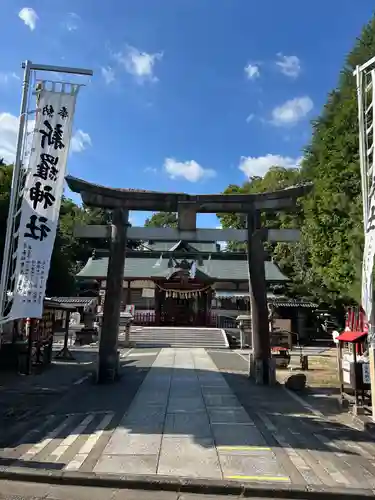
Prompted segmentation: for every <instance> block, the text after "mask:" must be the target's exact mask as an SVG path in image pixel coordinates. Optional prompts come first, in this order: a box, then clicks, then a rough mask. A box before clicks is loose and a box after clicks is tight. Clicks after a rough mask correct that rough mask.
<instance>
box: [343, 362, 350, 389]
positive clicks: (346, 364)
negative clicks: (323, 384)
mask: <svg viewBox="0 0 375 500" xmlns="http://www.w3.org/2000/svg"><path fill="white" fill-rule="evenodd" d="M342 380H343V382H344V383H345V384H350V361H347V360H345V359H344V360H343V361H342Z"/></svg>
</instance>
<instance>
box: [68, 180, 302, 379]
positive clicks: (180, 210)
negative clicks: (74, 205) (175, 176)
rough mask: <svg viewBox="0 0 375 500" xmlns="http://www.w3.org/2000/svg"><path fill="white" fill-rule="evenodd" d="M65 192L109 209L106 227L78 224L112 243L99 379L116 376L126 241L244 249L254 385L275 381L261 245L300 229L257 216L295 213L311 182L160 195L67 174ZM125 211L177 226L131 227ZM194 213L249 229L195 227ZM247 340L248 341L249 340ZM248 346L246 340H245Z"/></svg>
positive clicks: (295, 235) (80, 231) (86, 234)
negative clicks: (234, 217) (157, 214)
mask: <svg viewBox="0 0 375 500" xmlns="http://www.w3.org/2000/svg"><path fill="white" fill-rule="evenodd" d="M66 181H67V183H68V186H69V188H70V189H71V190H72V191H73V192H75V193H78V194H80V195H81V198H82V201H83V202H84V203H85V204H86V205H88V206H91V207H98V208H103V209H107V210H111V211H112V224H111V225H108V226H94V225H93V226H79V227H76V228H75V236H76V237H78V238H103V239H109V240H110V242H111V243H110V255H109V261H108V271H107V292H106V297H105V302H104V308H103V323H102V331H101V336H100V342H99V360H98V369H97V381H98V382H99V383H103V382H109V381H113V380H115V379H116V377H117V366H118V355H117V342H118V326H119V318H120V307H121V291H122V283H123V277H124V265H125V258H126V257H125V249H126V241H127V239H130V240H143V241H147V240H148V241H150V240H152V241H179V240H183V241H187V242H212V241H238V242H246V243H247V248H248V266H249V293H250V300H251V315H252V346H253V356H252V360H253V361H252V362H253V365H254V366H253V370H251V372H252V373H256V374H257V375H256V382H257V383H259V384H265V385H267V384H270V383H272V382H273V380H274V373H273V369H272V364H271V363H270V358H271V354H270V335H269V324H268V309H267V291H266V280H265V272H264V248H263V242H264V241H275V242H276V241H279V242H281V241H284V242H294V241H298V239H299V230H298V229H280V230H272V229H266V228H264V227H261V223H260V214H261V213H262V212H265V213H274V212H280V211H290V210H293V209H295V207H296V203H297V198H300V197H302V196H304V195H305V194H307V193H308V192H309V191H310V190H311V188H312V185H311V184H303V185H299V186H295V187H290V188H287V189H283V190H280V191H275V192H269V193H259V194H212V195H189V194H185V193H162V192H153V191H145V190H136V189H113V188H108V187H105V186H100V185H97V184H92V183H89V182H86V181H84V180H82V179H77V178H75V177H71V176H68V177H67V178H66ZM129 210H135V211H161V212H177V214H178V227H177V228H176V229H174V228H153V227H130V225H129ZM197 213H238V214H242V215H244V216H246V219H247V228H246V229H244V230H242V229H200V228H199V229H197V226H196V216H197ZM248 340H250V339H248ZM249 343H250V342H249Z"/></svg>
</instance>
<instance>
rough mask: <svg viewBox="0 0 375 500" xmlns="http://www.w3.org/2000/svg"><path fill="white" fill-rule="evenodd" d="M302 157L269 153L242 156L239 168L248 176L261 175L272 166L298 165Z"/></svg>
mask: <svg viewBox="0 0 375 500" xmlns="http://www.w3.org/2000/svg"><path fill="white" fill-rule="evenodd" d="M300 162H301V158H291V157H290V156H281V155H273V154H268V155H265V156H242V157H241V161H240V164H239V166H238V168H239V169H240V170H242V172H243V173H244V174H245V175H246V177H252V176H261V177H263V176H264V174H265V173H266V172H267V171H268V170H269V169H270V168H271V167H285V168H295V167H298V166H299V164H300Z"/></svg>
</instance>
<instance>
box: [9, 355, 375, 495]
mask: <svg viewBox="0 0 375 500" xmlns="http://www.w3.org/2000/svg"><path fill="white" fill-rule="evenodd" d="M241 359H242V363H243V365H242V366H241ZM122 363H123V373H124V376H123V378H122V379H121V380H120V382H119V383H118V384H115V385H112V386H92V385H85V384H82V385H81V386H79V387H78V388H77V389H76V392H75V393H74V394H72V398H71V402H70V403H69V409H67V406H66V405H65V406H64V407H61V408H55V411H53V412H49V413H50V414H48V412H46V415H45V419H43V422H41V424H40V425H39V426H38V427H36V428H34V429H33V430H32V431H31V432H29V433H27V434H26V435H24V436H19V438H18V440H17V441H16V442H15V443H14V444H13V445H11V446H9V447H8V448H6V449H3V450H2V453H1V457H2V458H1V459H0V464H2V465H3V466H4V467H12V468H18V469H19V468H21V469H23V470H25V467H26V468H39V469H45V470H47V471H51V470H60V471H61V470H62V471H68V472H75V471H76V472H80V473H85V472H87V473H97V474H103V473H104V474H105V473H109V474H117V475H122V476H123V475H127V474H131V475H138V476H139V477H140V478H141V476H142V475H143V476H144V475H146V476H148V477H155V478H157V477H160V478H161V479H162V478H163V477H171V478H172V477H176V476H177V477H180V478H181V477H185V478H198V479H214V480H223V479H229V480H238V481H241V482H246V481H249V482H250V481H256V482H258V483H261V484H268V485H270V484H272V485H274V486H275V487H277V485H279V486H280V487H281V485H301V487H306V486H307V485H313V486H314V487H324V486H328V487H341V488H344V489H346V488H349V487H355V488H363V489H368V490H373V489H374V488H375V445H374V443H373V442H371V440H370V439H369V438H368V436H366V435H365V434H363V433H359V432H358V431H355V429H351V428H349V427H345V426H340V425H339V424H338V423H332V422H330V421H327V420H325V419H324V417H318V416H317V415H315V414H314V413H311V412H310V411H308V410H307V409H306V408H304V407H303V406H302V405H301V404H300V403H299V402H298V401H296V400H294V399H292V398H291V397H290V396H289V394H288V393H287V392H285V391H284V390H283V389H282V388H280V387H276V388H267V387H261V386H255V385H254V384H252V383H251V382H250V381H249V380H248V379H247V378H246V376H244V374H245V371H246V370H245V369H246V362H245V361H244V360H243V358H241V357H240V356H238V355H237V354H236V353H233V352H230V351H221V352H220V351H212V352H207V351H206V350H204V349H172V348H167V349H162V350H160V351H159V350H155V349H154V350H146V349H144V350H133V351H131V352H129V353H127V355H126V357H123V358H122ZM68 411H69V413H68ZM14 470H15V469H14Z"/></svg>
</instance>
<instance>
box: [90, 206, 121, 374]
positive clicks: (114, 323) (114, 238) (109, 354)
mask: <svg viewBox="0 0 375 500" xmlns="http://www.w3.org/2000/svg"><path fill="white" fill-rule="evenodd" d="M128 226H129V212H128V210H121V209H117V210H114V211H113V212H112V226H111V243H110V254H109V260H108V270H107V290H106V294H105V300H104V308H103V324H102V327H101V334H100V340H99V355H98V363H97V372H96V381H97V382H98V383H106V382H113V381H114V380H115V379H117V378H118V368H119V359H118V351H117V345H118V332H119V318H120V312H121V297H122V283H123V279H124V265H125V251H126V233H127V229H128Z"/></svg>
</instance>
